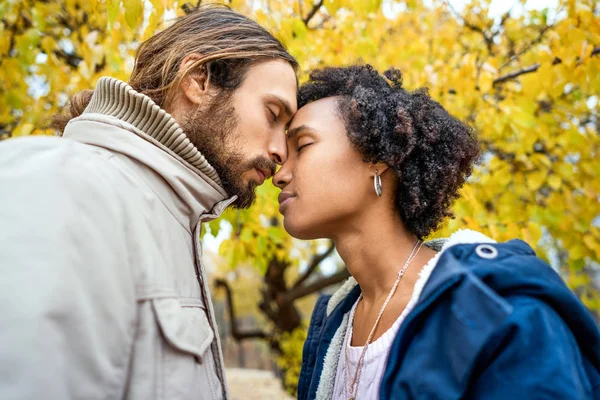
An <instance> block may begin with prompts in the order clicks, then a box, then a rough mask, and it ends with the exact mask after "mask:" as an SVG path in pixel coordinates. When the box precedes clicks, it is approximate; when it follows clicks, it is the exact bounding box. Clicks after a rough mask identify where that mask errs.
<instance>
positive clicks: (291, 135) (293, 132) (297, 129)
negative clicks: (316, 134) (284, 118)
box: [287, 125, 312, 140]
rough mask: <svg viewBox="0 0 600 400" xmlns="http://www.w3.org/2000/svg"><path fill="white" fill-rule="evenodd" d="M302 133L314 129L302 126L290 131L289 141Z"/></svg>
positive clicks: (288, 133) (288, 134)
mask: <svg viewBox="0 0 600 400" xmlns="http://www.w3.org/2000/svg"><path fill="white" fill-rule="evenodd" d="M302 131H312V129H311V128H310V127H309V126H307V125H300V126H297V127H295V128H293V129H288V132H287V140H292V139H294V138H295V137H296V136H298V134H299V133H300V132H302Z"/></svg>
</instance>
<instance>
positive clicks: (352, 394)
mask: <svg viewBox="0 0 600 400" xmlns="http://www.w3.org/2000/svg"><path fill="white" fill-rule="evenodd" d="M422 246H423V242H421V241H420V240H418V239H417V243H415V246H414V247H413V249H412V251H411V252H410V255H409V256H408V259H407V260H406V262H405V263H404V266H403V267H402V269H401V270H400V272H398V278H396V282H394V286H392V289H391V290H390V293H389V294H388V296H387V298H386V299H385V301H384V302H383V306H382V307H381V310H379V315H378V316H377V319H376V320H375V324H373V328H372V329H371V332H370V333H369V337H368V338H367V342H366V343H365V345H364V346H363V349H362V352H361V353H360V357H359V359H358V362H357V364H356V371H355V372H354V378H353V379H352V382H350V379H349V377H348V371H349V369H350V368H349V363H348V347H350V341H351V340H352V335H348V343H347V344H346V346H344V348H345V350H346V354H345V355H346V358H345V360H344V364H345V365H344V372H345V374H346V382H348V383H350V388H349V390H347V389H348V388H346V385H344V391H345V392H346V395H347V396H348V399H349V400H356V395H357V394H358V384H359V382H360V376H361V374H362V362H363V358H364V357H365V354H366V352H367V348H368V347H369V344H370V343H371V339H373V334H374V333H375V330H376V329H377V326H378V325H379V321H380V320H381V316H382V315H383V311H384V310H385V308H386V307H387V305H388V303H389V302H390V300H391V299H392V296H393V295H394V293H395V292H396V289H397V288H398V284H399V283H400V281H401V280H402V277H403V276H404V273H405V272H406V269H407V268H408V266H409V265H410V263H411V262H412V260H413V259H414V258H415V257H416V256H417V254H418V253H419V250H421V247H422ZM361 300H362V293H361V294H360V297H359V298H358V301H357V307H358V303H360V301H361ZM348 323H349V324H353V323H354V315H352V319H351V320H350V321H348Z"/></svg>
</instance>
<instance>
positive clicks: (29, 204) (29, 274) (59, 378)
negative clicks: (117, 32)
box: [0, 78, 235, 400]
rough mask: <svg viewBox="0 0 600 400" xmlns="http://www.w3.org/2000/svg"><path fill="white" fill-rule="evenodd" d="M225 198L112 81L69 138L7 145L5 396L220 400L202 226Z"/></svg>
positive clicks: (1, 263)
mask: <svg viewBox="0 0 600 400" xmlns="http://www.w3.org/2000/svg"><path fill="white" fill-rule="evenodd" d="M234 199H235V198H229V199H227V195H226V193H225V191H224V190H223V188H222V187H221V185H220V180H219V178H218V176H217V174H216V172H215V170H214V169H213V168H212V167H211V166H210V165H209V164H208V162H206V160H205V159H204V157H203V156H202V155H201V154H200V153H199V152H198V151H197V150H196V148H195V147H194V146H192V145H191V144H190V143H189V140H188V139H187V138H186V137H185V134H184V133H183V132H182V130H181V129H180V128H179V126H178V125H177V123H176V122H175V121H174V120H173V118H172V117H171V116H170V115H169V114H167V113H166V112H164V111H163V110H161V109H160V108H159V107H158V106H156V105H155V104H154V103H153V102H152V100H150V99H149V98H148V97H146V96H143V95H141V94H139V93H137V92H135V91H134V90H133V89H131V87H129V86H128V85H126V84H125V83H123V82H121V81H118V80H116V79H112V78H102V79H101V80H100V81H99V82H98V86H97V88H96V91H95V94H94V97H93V99H92V102H91V103H90V105H89V106H88V108H87V109H86V111H85V112H84V114H83V115H82V116H80V117H79V118H76V119H74V120H72V121H71V122H70V123H69V124H68V126H67V128H66V130H65V133H64V138H51V137H32V138H20V139H13V140H8V141H4V142H2V143H0V399H42V398H43V399H121V398H128V399H144V400H149V399H169V400H175V399H222V398H226V397H227V388H226V384H225V377H224V370H223V358H222V353H221V347H220V342H219V336H218V334H217V326H216V324H215V317H214V312H213V307H212V304H211V301H210V298H209V292H208V282H207V279H206V275H205V272H204V267H203V265H202V243H201V242H200V231H201V223H202V222H204V221H207V220H210V219H213V218H216V217H218V216H219V215H220V214H221V213H222V211H223V210H224V209H225V208H226V207H227V206H228V205H229V204H231V202H232V201H233V200H234Z"/></svg>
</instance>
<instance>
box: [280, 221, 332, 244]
mask: <svg viewBox="0 0 600 400" xmlns="http://www.w3.org/2000/svg"><path fill="white" fill-rule="evenodd" d="M283 227H284V228H285V230H286V232H287V233H288V234H289V235H290V236H292V237H294V238H296V239H300V240H314V239H321V238H322V237H323V236H321V235H319V234H318V233H317V232H315V229H314V227H312V226H307V225H306V224H298V223H294V221H293V220H291V219H290V218H284V219H283Z"/></svg>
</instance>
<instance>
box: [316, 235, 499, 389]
mask: <svg viewBox="0 0 600 400" xmlns="http://www.w3.org/2000/svg"><path fill="white" fill-rule="evenodd" d="M469 243H496V241H495V240H493V239H490V238H489V237H487V236H485V235H484V234H483V233H480V232H476V231H473V230H470V229H460V230H458V231H456V232H454V233H453V234H452V235H450V237H449V238H447V239H435V240H431V241H428V242H425V246H427V247H429V248H431V249H432V250H436V251H437V252H438V253H437V254H436V255H435V256H434V257H433V258H432V259H431V260H429V262H428V263H427V264H426V265H425V266H423V268H421V271H420V272H419V278H418V279H417V282H415V286H414V288H413V293H412V296H411V298H410V300H409V302H408V304H407V306H406V308H405V309H404V311H402V314H401V315H400V316H399V318H406V316H407V315H408V313H410V312H411V311H412V309H413V308H414V306H415V305H416V304H417V302H418V300H419V297H420V296H421V293H422V292H423V288H424V287H425V284H426V283H427V281H428V280H429V277H430V276H431V273H432V272H433V269H434V268H435V266H436V265H437V262H438V260H439V259H440V257H441V255H442V253H443V252H444V251H446V250H448V249H449V248H450V247H452V246H454V245H458V244H469ZM357 284H358V283H357V282H356V280H355V279H354V278H353V277H350V278H348V280H347V281H346V282H344V284H343V285H342V286H341V287H340V288H339V289H338V290H337V291H336V292H335V293H334V294H333V295H332V296H331V298H330V299H329V301H328V303H327V317H329V316H330V315H331V313H332V312H333V310H334V309H335V308H336V307H337V306H338V304H340V303H341V302H342V301H343V300H344V299H345V298H346V296H348V294H350V292H351V291H352V289H354V287H355V286H356V285H357ZM348 315H349V313H346V314H345V315H344V319H343V320H342V323H341V325H340V327H339V328H338V330H337V331H336V332H335V335H334V337H333V338H332V340H331V345H330V346H329V348H328V349H327V353H326V355H325V361H324V363H323V372H322V373H321V376H320V378H319V386H318V388H317V397H316V398H317V399H318V400H326V399H331V398H332V396H333V389H334V385H335V374H336V373H337V365H338V361H339V358H340V353H341V351H342V347H343V344H344V343H345V336H346V330H347V328H348Z"/></svg>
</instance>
